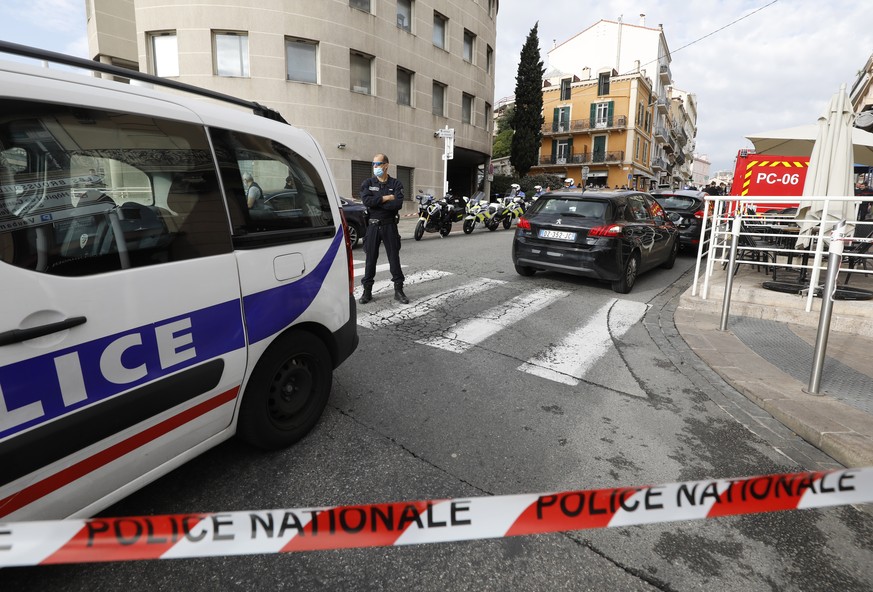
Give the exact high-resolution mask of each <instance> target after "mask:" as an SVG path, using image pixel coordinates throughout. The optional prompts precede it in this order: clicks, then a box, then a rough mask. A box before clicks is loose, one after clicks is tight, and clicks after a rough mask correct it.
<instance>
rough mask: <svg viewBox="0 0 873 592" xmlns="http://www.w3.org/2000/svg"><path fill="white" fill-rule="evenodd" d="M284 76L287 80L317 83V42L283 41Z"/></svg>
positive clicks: (305, 40) (302, 40) (301, 40)
mask: <svg viewBox="0 0 873 592" xmlns="http://www.w3.org/2000/svg"><path fill="white" fill-rule="evenodd" d="M285 69H286V72H285V75H286V76H287V80H294V81H296V82H312V83H313V84H317V83H318V42H316V41H309V40H307V39H285Z"/></svg>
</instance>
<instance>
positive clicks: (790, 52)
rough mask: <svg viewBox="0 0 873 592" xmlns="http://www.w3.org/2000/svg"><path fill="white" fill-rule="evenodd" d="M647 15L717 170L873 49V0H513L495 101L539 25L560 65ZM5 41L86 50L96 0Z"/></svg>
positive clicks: (795, 114)
mask: <svg viewBox="0 0 873 592" xmlns="http://www.w3.org/2000/svg"><path fill="white" fill-rule="evenodd" d="M316 1H317V0H316ZM537 6H539V7H543V10H542V11H541V12H540V13H539V14H538V13H537V11H536V10H535V9H534V7H537ZM640 13H644V14H645V15H646V24H647V25H648V26H651V27H657V26H658V24H659V23H660V24H663V25H664V33H665V35H666V39H667V45H668V46H669V48H670V51H671V54H672V58H673V61H672V64H671V70H672V72H673V79H674V82H675V84H676V86H677V87H679V88H681V89H683V90H685V91H687V92H690V93H694V94H696V95H697V100H698V111H699V119H698V122H697V126H698V132H697V150H698V152H699V153H701V154H706V155H707V156H708V157H709V159H710V161H711V162H712V169H711V172H712V173H714V172H715V171H718V170H724V169H727V170H732V169H733V159H734V156H735V155H736V152H737V150H738V149H740V148H747V147H749V148H750V147H751V144H750V143H749V142H748V140H746V139H745V136H746V135H749V134H752V133H754V132H760V131H765V130H771V129H778V128H783V127H793V126H796V125H803V124H807V123H814V122H815V121H816V119H817V118H818V116H819V115H821V113H822V112H823V111H824V109H825V107H827V104H828V101H829V99H830V97H831V95H833V94H834V93H835V92H836V91H837V90H839V88H840V85H841V84H846V85H847V87H851V85H852V83H853V82H854V81H855V78H856V73H857V72H858V70H860V69H861V68H863V67H864V65H865V63H866V61H867V58H869V57H870V55H871V53H873V2H871V1H870V0H830V1H829V2H821V1H820V0H776V1H774V0H694V1H693V2H692V1H690V0H600V1H597V2H595V1H594V0H548V2H542V3H534V2H528V1H525V0H502V1H501V2H500V12H499V14H498V17H497V48H496V54H497V88H496V89H495V93H494V95H495V101H496V100H497V99H499V98H501V97H505V96H509V95H512V94H513V93H514V90H515V75H516V72H517V68H518V56H519V53H520V51H521V47H522V45H523V44H524V41H525V39H526V38H527V35H528V33H529V32H530V29H531V27H533V25H534V23H536V22H539V39H540V48H541V50H542V52H543V60H544V62H545V63H546V65H548V61H547V50H548V49H549V48H550V47H551V46H552V43H553V41H555V42H557V43H561V42H562V41H566V40H567V39H569V38H570V37H572V36H573V35H575V34H576V33H579V32H580V31H582V30H584V29H586V28H588V27H589V26H591V25H593V24H594V23H596V22H597V21H599V20H600V19H607V20H617V19H618V18H619V17H622V18H623V20H624V22H625V23H631V24H637V23H639V20H640V16H639V15H640ZM744 17H745V18H744ZM740 19H741V20H740ZM737 21H738V22H737ZM732 23H733V24H732ZM0 38H2V39H4V40H6V41H13V42H16V43H24V44H28V45H34V46H37V47H43V48H46V49H51V50H54V51H60V52H63V53H69V54H72V55H77V56H81V57H86V56H87V41H86V38H85V9H84V1H83V0H39V1H38V2H35V1H34V0H0Z"/></svg>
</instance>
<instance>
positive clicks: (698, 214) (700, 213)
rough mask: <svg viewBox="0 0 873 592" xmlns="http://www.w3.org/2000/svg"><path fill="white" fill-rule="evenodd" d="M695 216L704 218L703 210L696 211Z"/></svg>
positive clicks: (699, 218) (700, 218)
mask: <svg viewBox="0 0 873 592" xmlns="http://www.w3.org/2000/svg"><path fill="white" fill-rule="evenodd" d="M694 217H695V218H697V219H698V220H703V210H697V211H696V212H694Z"/></svg>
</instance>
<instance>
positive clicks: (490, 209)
mask: <svg viewBox="0 0 873 592" xmlns="http://www.w3.org/2000/svg"><path fill="white" fill-rule="evenodd" d="M499 209H500V206H499V205H498V204H493V203H489V202H488V200H487V199H485V194H484V193H483V192H481V191H479V192H477V193H476V194H475V195H473V197H471V198H470V199H469V200H468V201H467V215H466V217H465V218H464V234H470V233H471V232H473V230H475V229H476V225H477V224H483V225H485V226H486V227H487V226H488V222H489V221H490V220H491V218H493V217H494V216H495V215H496V214H497V212H498V211H499Z"/></svg>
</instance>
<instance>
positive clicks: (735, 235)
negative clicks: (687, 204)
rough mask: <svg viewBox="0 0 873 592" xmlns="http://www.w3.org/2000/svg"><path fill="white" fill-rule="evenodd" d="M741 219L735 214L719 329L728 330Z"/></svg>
mask: <svg viewBox="0 0 873 592" xmlns="http://www.w3.org/2000/svg"><path fill="white" fill-rule="evenodd" d="M740 221H741V218H740V215H739V214H734V224H733V227H732V228H731V255H730V257H729V258H728V268H727V276H726V277H725V280H724V300H723V301H722V305H721V325H719V327H718V330H719V331H727V323H728V315H729V314H730V310H731V290H732V289H733V287H734V264H735V263H736V261H737V243H738V242H739V240H740Z"/></svg>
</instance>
